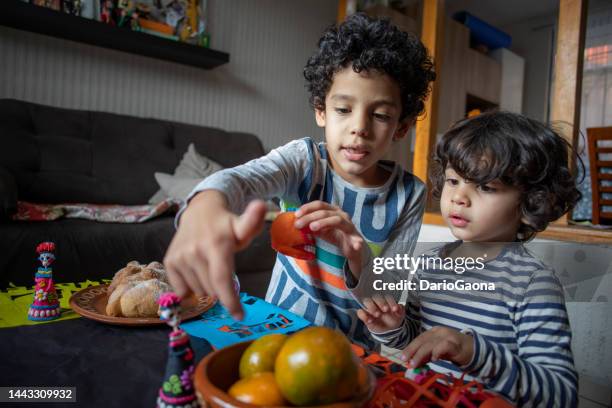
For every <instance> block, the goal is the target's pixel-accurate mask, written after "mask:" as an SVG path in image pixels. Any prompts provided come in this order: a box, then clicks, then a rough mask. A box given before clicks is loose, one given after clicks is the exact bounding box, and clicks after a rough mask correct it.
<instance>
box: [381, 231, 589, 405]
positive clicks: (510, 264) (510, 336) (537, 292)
mask: <svg viewBox="0 0 612 408" xmlns="http://www.w3.org/2000/svg"><path fill="white" fill-rule="evenodd" d="M459 244H461V242H457V243H453V244H450V246H446V247H445V248H443V249H442V250H435V251H434V252H432V253H430V254H429V255H433V256H441V254H444V253H449V252H448V251H449V249H450V248H452V247H453V246H457V245H459ZM484 264H485V269H484V270H481V271H475V270H472V271H466V272H465V273H463V274H461V275H458V274H456V273H455V272H453V271H445V270H439V269H438V270H435V269H430V270H418V271H417V272H416V273H415V274H414V277H413V279H414V282H415V284H416V289H417V290H416V291H410V292H409V293H408V300H407V302H406V319H405V320H404V324H403V325H402V326H401V327H400V328H399V329H396V330H391V331H388V332H385V333H380V334H374V338H375V339H377V340H378V341H380V342H381V343H383V344H385V345H387V346H389V347H392V348H404V347H406V346H407V345H408V344H409V343H410V341H412V340H413V339H414V338H415V337H417V336H418V335H419V334H420V333H422V332H424V331H427V330H429V329H431V328H433V327H436V326H445V327H449V328H453V329H456V330H459V331H463V332H464V333H469V334H471V335H472V336H473V337H474V358H473V359H472V361H471V362H470V363H469V364H467V365H466V366H464V367H457V366H456V365H455V364H453V363H451V362H448V361H442V360H441V361H435V362H431V363H429V365H430V367H431V368H432V369H433V370H435V371H437V372H441V373H452V374H453V375H454V376H455V377H459V376H461V374H462V373H464V372H465V373H468V375H466V377H465V379H466V380H470V379H472V378H473V379H475V380H477V381H480V382H482V383H483V384H485V385H486V386H487V388H489V389H490V390H492V391H495V392H498V393H500V394H501V395H503V396H504V397H506V398H507V399H509V400H510V401H512V402H513V403H514V404H517V405H518V406H521V407H523V406H526V407H527V406H544V407H562V406H571V407H574V406H576V405H577V383H578V377H577V373H576V370H575V368H574V360H573V356H572V350H571V348H570V345H571V331H570V326H569V321H568V317H567V312H566V309H565V300H564V295H563V289H562V287H561V284H560V282H559V280H558V279H557V277H556V276H555V273H554V271H553V270H551V269H550V268H548V267H546V266H545V265H544V264H542V263H541V262H540V261H538V260H537V259H535V258H534V257H533V256H532V255H531V254H530V253H529V252H528V251H527V249H526V248H525V247H524V246H523V245H522V244H510V245H508V246H507V247H506V248H505V249H504V250H503V251H502V252H501V253H500V254H499V255H498V256H497V257H496V258H495V259H493V260H490V261H489V262H485V263H484ZM458 279H462V280H463V281H464V282H466V283H467V282H469V283H476V282H480V283H483V282H486V283H489V282H490V283H494V284H495V287H496V289H495V292H494V293H492V294H491V293H487V294H478V293H476V292H465V291H464V292H461V291H457V290H453V291H429V290H420V289H419V288H424V287H425V286H426V285H421V282H420V281H424V280H426V281H428V282H438V283H439V282H443V281H444V280H446V282H456V281H457V280H458Z"/></svg>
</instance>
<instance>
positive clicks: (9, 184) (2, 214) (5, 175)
mask: <svg viewBox="0 0 612 408" xmlns="http://www.w3.org/2000/svg"><path fill="white" fill-rule="evenodd" d="M16 210H17V184H16V183H15V177H13V175H12V174H11V172H9V171H8V170H7V169H5V168H4V167H1V166H0V222H2V221H4V220H7V219H8V218H9V217H10V216H11V214H13V213H14V212H15V211H16Z"/></svg>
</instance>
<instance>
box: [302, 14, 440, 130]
mask: <svg viewBox="0 0 612 408" xmlns="http://www.w3.org/2000/svg"><path fill="white" fill-rule="evenodd" d="M349 65H352V68H353V70H354V71H355V72H361V71H363V70H365V71H369V70H373V71H377V72H380V73H384V74H387V75H389V76H390V77H391V78H393V79H394V80H395V81H396V82H397V84H398V85H399V88H400V95H401V99H402V113H401V115H400V120H403V119H405V118H410V119H414V118H416V117H417V116H418V115H420V114H421V113H422V112H423V110H424V108H425V103H424V101H425V99H426V98H427V95H428V94H429V91H430V83H431V82H432V81H433V80H434V79H435V78H436V74H435V72H434V66H433V63H432V61H431V58H430V57H429V55H428V54H427V49H426V48H425V46H423V44H422V43H421V41H420V40H419V39H418V38H417V37H416V36H414V35H413V34H409V33H406V32H403V31H400V30H399V29H398V28H397V27H396V26H394V25H392V24H391V23H390V22H389V20H388V19H374V18H370V17H368V16H366V15H365V14H361V13H358V14H353V15H351V16H349V17H348V18H347V19H346V20H345V21H344V22H342V23H341V24H340V25H338V26H336V25H333V26H331V27H330V28H328V29H327V30H326V31H325V33H323V36H322V37H321V39H320V40H319V47H318V49H317V51H316V52H315V53H314V55H312V56H311V57H310V59H309V60H308V62H307V63H306V67H305V68H304V78H306V88H307V90H308V92H309V93H310V97H309V101H310V105H311V106H312V107H313V108H314V109H317V110H324V109H325V96H326V95H327V92H328V91H329V89H330V88H331V84H332V81H333V76H334V74H335V73H336V72H338V71H340V70H342V69H344V68H346V67H348V66H349Z"/></svg>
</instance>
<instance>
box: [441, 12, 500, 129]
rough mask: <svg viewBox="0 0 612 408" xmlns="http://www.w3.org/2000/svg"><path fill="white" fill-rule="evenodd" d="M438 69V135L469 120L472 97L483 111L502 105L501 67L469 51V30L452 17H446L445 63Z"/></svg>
mask: <svg viewBox="0 0 612 408" xmlns="http://www.w3.org/2000/svg"><path fill="white" fill-rule="evenodd" d="M436 69H437V72H438V79H437V80H438V81H439V86H440V93H439V98H440V99H439V102H438V128H437V129H438V134H441V133H444V132H445V131H446V130H447V129H448V128H449V127H450V126H451V125H452V124H453V123H454V122H456V121H457V120H459V119H462V118H464V117H465V116H466V113H467V112H466V109H467V103H468V99H470V98H469V97H470V96H471V97H472V98H471V99H472V100H482V101H483V107H485V106H486V107H491V106H498V105H499V102H500V91H501V74H502V67H501V64H500V63H499V62H498V61H496V60H495V59H493V58H491V57H489V56H487V55H485V54H482V53H480V52H478V51H476V50H474V49H472V48H470V30H469V29H468V28H467V27H466V26H464V25H463V24H460V23H458V22H456V21H454V20H452V19H451V18H449V17H445V26H444V45H443V53H442V59H441V61H439V62H437V63H436ZM474 97H475V98H474Z"/></svg>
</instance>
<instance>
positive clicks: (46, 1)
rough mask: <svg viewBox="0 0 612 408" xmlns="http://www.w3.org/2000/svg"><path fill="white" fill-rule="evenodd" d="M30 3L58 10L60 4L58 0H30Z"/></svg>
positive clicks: (60, 7) (60, 6)
mask: <svg viewBox="0 0 612 408" xmlns="http://www.w3.org/2000/svg"><path fill="white" fill-rule="evenodd" d="M32 4H34V5H36V6H41V7H47V8H50V9H53V10H57V11H60V10H61V9H62V4H61V1H60V0H32Z"/></svg>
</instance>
